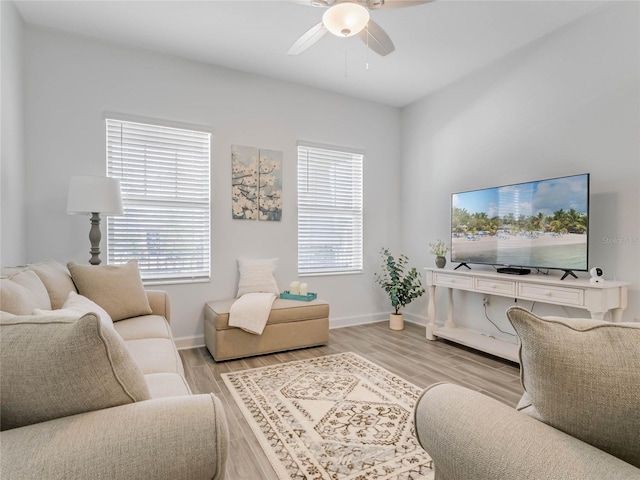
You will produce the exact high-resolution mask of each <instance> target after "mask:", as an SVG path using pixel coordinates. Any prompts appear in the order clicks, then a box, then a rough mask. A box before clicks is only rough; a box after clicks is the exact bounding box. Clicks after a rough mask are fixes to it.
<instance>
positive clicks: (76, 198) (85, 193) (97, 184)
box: [67, 176, 123, 265]
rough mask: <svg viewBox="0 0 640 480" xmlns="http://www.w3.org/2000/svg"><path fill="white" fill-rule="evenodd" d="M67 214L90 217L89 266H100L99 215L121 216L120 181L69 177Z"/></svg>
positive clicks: (105, 178)
mask: <svg viewBox="0 0 640 480" xmlns="http://www.w3.org/2000/svg"><path fill="white" fill-rule="evenodd" d="M67 213H70V214H73V215H89V214H90V215H91V230H89V241H90V242H91V250H90V253H91V259H90V260H89V263H90V264H91V265H100V239H101V238H102V235H101V234H100V214H102V215H122V213H123V209H122V197H121V195H120V181H119V180H118V179H116V178H110V177H89V176H85V177H71V181H70V182H69V197H68V198H67Z"/></svg>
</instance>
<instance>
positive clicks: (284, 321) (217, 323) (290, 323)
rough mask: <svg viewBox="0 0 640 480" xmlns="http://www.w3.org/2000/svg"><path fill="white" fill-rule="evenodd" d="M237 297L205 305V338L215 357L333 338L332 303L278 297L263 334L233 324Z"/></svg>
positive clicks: (301, 345)
mask: <svg viewBox="0 0 640 480" xmlns="http://www.w3.org/2000/svg"><path fill="white" fill-rule="evenodd" d="M234 301H235V299H229V300H217V301H212V302H208V303H206V304H205V308H204V339H205V344H206V345H207V348H208V349H209V351H210V352H211V355H212V356H213V358H214V360H216V361H220V360H230V359H232V358H242V357H250V356H252V355H262V354H265V353H274V352H281V351H284V350H293V349H296V348H304V347H313V346H316V345H324V344H326V343H327V342H328V341H329V304H328V303H327V302H325V301H322V300H313V301H311V302H303V301H300V300H286V299H282V298H276V299H275V301H274V302H273V306H272V307H271V313H270V314H269V319H268V320H267V325H266V326H265V328H264V331H263V332H262V335H255V334H253V333H249V332H245V331H244V330H241V329H240V328H237V327H230V326H229V310H230V309H231V305H232V304H233V302H234Z"/></svg>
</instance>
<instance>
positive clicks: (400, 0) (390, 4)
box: [367, 0, 435, 10]
mask: <svg viewBox="0 0 640 480" xmlns="http://www.w3.org/2000/svg"><path fill="white" fill-rule="evenodd" d="M433 1H435V0H368V1H367V8H369V9H370V10H377V9H379V8H385V9H387V8H402V7H415V6H416V5H422V4H423V3H430V2H433Z"/></svg>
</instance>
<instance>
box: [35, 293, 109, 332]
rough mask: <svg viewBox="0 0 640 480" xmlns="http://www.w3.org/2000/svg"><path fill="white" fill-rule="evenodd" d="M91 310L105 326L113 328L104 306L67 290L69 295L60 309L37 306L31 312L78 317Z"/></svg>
mask: <svg viewBox="0 0 640 480" xmlns="http://www.w3.org/2000/svg"><path fill="white" fill-rule="evenodd" d="M91 312H93V313H95V314H96V315H97V316H98V318H99V319H100V322H101V323H102V324H103V325H104V326H105V327H111V328H113V320H112V319H111V316H110V315H109V314H108V313H107V312H106V311H105V310H104V308H102V307H101V306H100V305H98V304H97V303H95V302H92V301H91V300H89V299H88V298H87V297H83V296H82V295H78V294H77V293H76V292H69V295H67V299H66V300H65V302H64V304H63V305H62V308H61V309H59V310H40V309H39V308H36V309H35V310H34V311H33V314H34V315H55V316H60V315H66V316H73V317H78V318H80V317H82V316H83V315H85V314H87V313H91Z"/></svg>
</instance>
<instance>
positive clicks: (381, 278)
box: [374, 248, 424, 330]
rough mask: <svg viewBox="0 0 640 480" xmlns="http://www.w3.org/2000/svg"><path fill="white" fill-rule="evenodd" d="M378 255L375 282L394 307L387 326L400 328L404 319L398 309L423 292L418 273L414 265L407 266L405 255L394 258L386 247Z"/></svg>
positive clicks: (393, 328)
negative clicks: (378, 269) (379, 265)
mask: <svg viewBox="0 0 640 480" xmlns="http://www.w3.org/2000/svg"><path fill="white" fill-rule="evenodd" d="M380 255H381V256H382V271H381V272H376V273H375V274H374V275H375V279H376V283H377V284H378V285H380V286H381V287H382V288H383V289H384V291H385V292H387V295H389V299H390V300H391V306H392V307H393V308H394V309H395V312H394V313H392V314H390V316H389V328H391V330H402V329H403V327H404V321H403V318H402V314H401V313H400V309H401V308H402V307H404V306H406V305H409V304H410V303H411V301H412V300H414V299H415V298H418V297H419V296H421V295H422V294H423V293H424V288H422V282H421V281H420V274H419V273H418V270H416V268H415V267H412V268H411V269H409V268H408V266H407V263H408V261H409V259H408V258H407V256H406V255H400V256H399V257H398V259H397V260H396V259H395V258H394V257H393V255H391V253H389V250H388V249H387V248H383V249H382V251H381V252H380Z"/></svg>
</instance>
